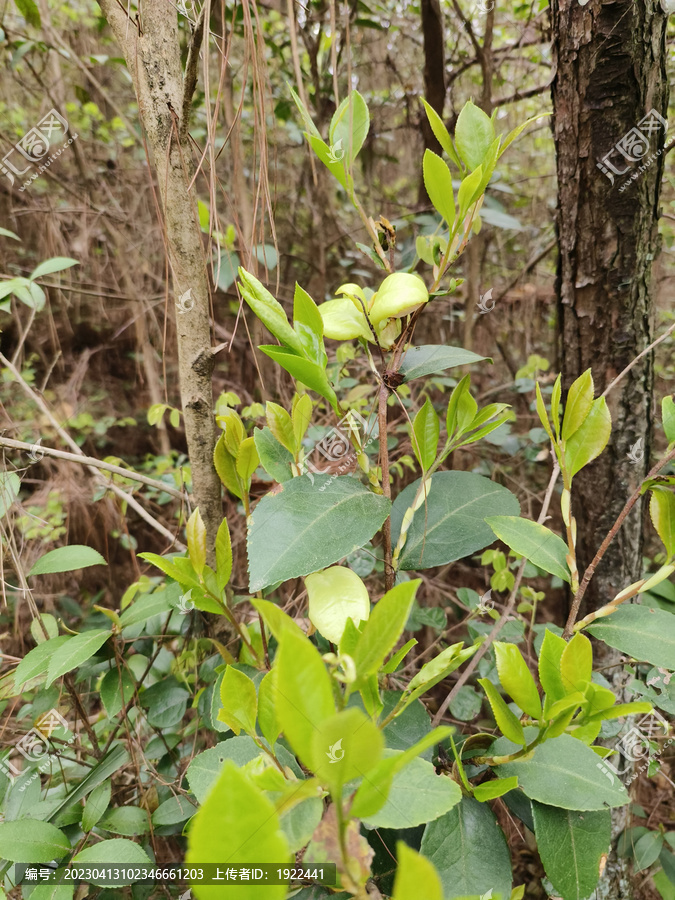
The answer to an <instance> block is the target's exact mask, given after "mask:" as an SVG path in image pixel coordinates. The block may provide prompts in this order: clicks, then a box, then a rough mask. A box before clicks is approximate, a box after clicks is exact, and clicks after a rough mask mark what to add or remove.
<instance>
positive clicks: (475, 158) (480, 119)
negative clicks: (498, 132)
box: [455, 100, 495, 170]
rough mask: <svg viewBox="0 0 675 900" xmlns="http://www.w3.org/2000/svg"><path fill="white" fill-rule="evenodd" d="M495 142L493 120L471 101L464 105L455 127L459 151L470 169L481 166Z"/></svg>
mask: <svg viewBox="0 0 675 900" xmlns="http://www.w3.org/2000/svg"><path fill="white" fill-rule="evenodd" d="M494 140H495V126H494V123H493V121H492V119H491V118H490V116H488V115H487V113H485V112H483V110H482V109H480V107H478V106H475V105H474V104H473V103H472V102H471V100H469V101H468V103H465V104H464V107H463V108H462V111H461V112H460V114H459V116H458V117H457V125H456V126H455V144H456V146H457V151H458V153H459V155H460V156H461V158H462V159H463V160H464V162H465V163H466V164H467V166H468V167H469V169H471V170H473V169H477V168H478V167H479V166H480V164H481V163H482V162H483V160H484V158H485V155H486V154H487V152H488V150H489V149H490V146H491V145H492V143H493V141H494Z"/></svg>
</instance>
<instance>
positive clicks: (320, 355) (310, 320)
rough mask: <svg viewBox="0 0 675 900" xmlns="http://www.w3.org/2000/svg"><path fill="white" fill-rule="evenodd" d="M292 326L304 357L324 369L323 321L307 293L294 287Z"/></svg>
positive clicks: (298, 286)
mask: <svg viewBox="0 0 675 900" xmlns="http://www.w3.org/2000/svg"><path fill="white" fill-rule="evenodd" d="M293 325H294V327H295V330H296V332H297V333H298V335H299V337H300V341H301V342H302V346H303V347H304V350H305V355H306V356H307V357H308V358H309V359H311V360H314V362H315V363H316V364H317V365H319V366H321V367H323V368H325V366H326V351H325V350H324V346H323V319H322V318H321V313H320V312H319V308H318V306H317V305H316V303H315V302H314V300H312V298H311V297H310V296H309V294H308V293H307V291H305V290H304V289H303V288H301V287H300V285H299V284H297V283H296V285H295V296H294V299H293Z"/></svg>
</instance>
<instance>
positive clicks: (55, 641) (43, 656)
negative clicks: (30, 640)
mask: <svg viewBox="0 0 675 900" xmlns="http://www.w3.org/2000/svg"><path fill="white" fill-rule="evenodd" d="M71 640H72V636H71V635H69V634H61V635H59V636H58V637H55V638H51V639H50V640H48V641H43V642H42V643H41V644H38V645H37V647H33V649H32V650H31V651H30V652H29V653H27V654H26V655H25V656H24V658H23V659H22V660H21V662H20V663H19V665H18V666H17V667H16V669H15V670H14V684H15V687H16V689H17V691H18V690H19V689H20V688H21V687H22V686H23V685H24V684H25V683H26V682H27V681H30V680H31V678H35V677H37V676H38V675H44V674H45V673H46V672H47V666H48V664H49V660H50V659H51V658H52V656H53V655H54V654H55V653H56V651H57V650H58V649H59V647H62V646H63V645H64V644H67V643H68V641H71Z"/></svg>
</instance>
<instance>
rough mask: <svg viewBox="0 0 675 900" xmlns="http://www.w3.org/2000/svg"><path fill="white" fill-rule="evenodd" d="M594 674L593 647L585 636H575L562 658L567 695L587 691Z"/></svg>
mask: <svg viewBox="0 0 675 900" xmlns="http://www.w3.org/2000/svg"><path fill="white" fill-rule="evenodd" d="M592 674H593V647H592V646H591V642H590V641H589V640H588V638H587V637H586V635H585V634H581V633H578V634H575V635H574V637H573V638H572V640H571V641H570V642H569V644H567V646H566V647H565V649H564V650H563V652H562V655H561V657H560V676H561V678H562V683H563V686H564V688H565V693H567V694H571V693H572V692H573V691H581V692H582V693H583V692H584V691H585V690H586V688H587V687H588V685H589V684H590V682H591V676H592Z"/></svg>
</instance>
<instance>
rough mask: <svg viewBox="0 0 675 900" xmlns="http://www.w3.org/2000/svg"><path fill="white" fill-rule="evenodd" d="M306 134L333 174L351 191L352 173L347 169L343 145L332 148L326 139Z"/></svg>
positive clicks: (314, 149) (311, 145) (313, 148)
mask: <svg viewBox="0 0 675 900" xmlns="http://www.w3.org/2000/svg"><path fill="white" fill-rule="evenodd" d="M305 136H306V137H307V140H308V141H309V144H310V147H311V148H312V150H313V151H314V152H315V153H316V155H317V156H318V157H319V159H320V160H321V162H322V163H323V164H324V166H325V167H326V168H327V169H328V171H329V172H330V173H331V175H333V177H334V178H336V179H337V180H338V182H339V183H340V184H341V185H342V187H343V188H344V189H345V190H346V191H347V192H349V193H350V192H351V190H352V188H353V181H352V177H351V175H350V174H349V172H348V171H346V169H345V159H344V153H345V148H344V147H343V146H342V145H340V146H338V145H337V144H336V145H335V147H334V148H331V147H329V146H328V144H327V143H326V142H325V141H322V140H321V138H319V137H315V136H314V135H313V134H306V135H305ZM340 154H342V155H340ZM339 155H340V156H339ZM338 156H339V158H338Z"/></svg>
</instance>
